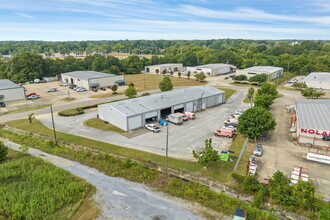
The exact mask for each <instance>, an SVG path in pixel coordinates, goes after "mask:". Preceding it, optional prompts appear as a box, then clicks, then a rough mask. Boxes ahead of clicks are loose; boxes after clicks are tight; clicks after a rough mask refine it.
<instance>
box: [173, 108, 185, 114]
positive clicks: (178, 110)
mask: <svg viewBox="0 0 330 220" xmlns="http://www.w3.org/2000/svg"><path fill="white" fill-rule="evenodd" d="M177 112H180V113H183V112H184V108H178V109H176V110H174V113H177Z"/></svg>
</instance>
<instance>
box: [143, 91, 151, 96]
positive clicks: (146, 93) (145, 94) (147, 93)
mask: <svg viewBox="0 0 330 220" xmlns="http://www.w3.org/2000/svg"><path fill="white" fill-rule="evenodd" d="M148 95H150V93H149V92H145V93H143V94H142V95H141V96H148Z"/></svg>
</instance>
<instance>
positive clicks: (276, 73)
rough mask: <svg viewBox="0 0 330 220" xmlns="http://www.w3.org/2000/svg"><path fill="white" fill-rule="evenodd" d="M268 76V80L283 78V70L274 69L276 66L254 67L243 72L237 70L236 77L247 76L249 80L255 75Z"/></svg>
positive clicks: (279, 68)
mask: <svg viewBox="0 0 330 220" xmlns="http://www.w3.org/2000/svg"><path fill="white" fill-rule="evenodd" d="M259 74H266V75H268V80H269V81H271V80H274V79H277V78H279V77H281V76H283V68H281V67H274V66H253V67H250V68H246V69H243V70H237V71H236V76H238V75H246V76H247V78H250V77H252V76H255V75H259Z"/></svg>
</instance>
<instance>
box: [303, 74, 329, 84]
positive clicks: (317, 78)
mask: <svg viewBox="0 0 330 220" xmlns="http://www.w3.org/2000/svg"><path fill="white" fill-rule="evenodd" d="M303 81H305V82H318V83H321V82H330V73H328V72H313V73H310V74H309V75H308V76H306V77H305V78H304V80H303Z"/></svg>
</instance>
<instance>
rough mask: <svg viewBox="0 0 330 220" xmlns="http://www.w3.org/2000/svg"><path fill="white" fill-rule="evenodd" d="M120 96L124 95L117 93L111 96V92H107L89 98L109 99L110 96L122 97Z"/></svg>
mask: <svg viewBox="0 0 330 220" xmlns="http://www.w3.org/2000/svg"><path fill="white" fill-rule="evenodd" d="M122 94H124V93H123V92H117V93H116V94H113V93H112V91H110V90H109V91H108V92H106V93H102V94H97V95H93V96H90V97H89V98H106V97H111V96H115V95H122Z"/></svg>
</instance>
